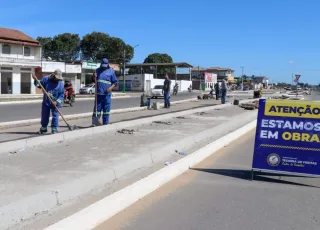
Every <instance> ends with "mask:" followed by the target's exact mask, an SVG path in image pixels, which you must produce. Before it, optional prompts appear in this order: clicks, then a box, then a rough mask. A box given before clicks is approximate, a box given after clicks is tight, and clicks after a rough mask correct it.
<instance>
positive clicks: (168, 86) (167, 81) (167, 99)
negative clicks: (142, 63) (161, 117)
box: [162, 74, 171, 108]
mask: <svg viewBox="0 0 320 230" xmlns="http://www.w3.org/2000/svg"><path fill="white" fill-rule="evenodd" d="M164 78H165V80H164V83H163V89H162V91H163V92H162V93H163V96H164V107H165V108H170V90H171V80H170V79H169V76H168V74H165V75H164Z"/></svg>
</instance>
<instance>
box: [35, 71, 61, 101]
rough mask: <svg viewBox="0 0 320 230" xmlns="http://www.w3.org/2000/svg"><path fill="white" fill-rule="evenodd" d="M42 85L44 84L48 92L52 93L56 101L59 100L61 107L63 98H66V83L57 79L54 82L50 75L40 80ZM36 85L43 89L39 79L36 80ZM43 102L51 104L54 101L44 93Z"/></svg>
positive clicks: (52, 97)
mask: <svg viewBox="0 0 320 230" xmlns="http://www.w3.org/2000/svg"><path fill="white" fill-rule="evenodd" d="M40 83H41V85H42V86H43V88H44V89H45V90H46V91H47V92H48V94H49V95H50V97H51V99H52V100H53V101H55V102H57V106H58V107H60V106H61V104H62V102H63V98H64V85H63V82H62V81H57V82H54V81H53V80H51V79H50V76H44V77H43V78H42V79H41V80H40ZM34 85H35V86H36V87H38V88H39V89H41V87H40V85H39V84H38V82H37V81H34ZM42 103H44V104H46V105H48V106H51V105H52V103H51V101H50V100H49V98H48V96H47V95H46V94H45V93H43V101H42Z"/></svg>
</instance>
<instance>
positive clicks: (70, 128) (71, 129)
mask: <svg viewBox="0 0 320 230" xmlns="http://www.w3.org/2000/svg"><path fill="white" fill-rule="evenodd" d="M34 79H35V80H36V81H37V83H38V84H39V85H40V87H41V89H42V91H43V92H44V93H45V94H46V95H47V97H48V98H49V100H50V102H51V104H52V105H53V106H54V107H55V109H56V110H57V111H58V113H59V114H60V116H61V117H62V119H63V120H64V122H65V123H66V125H67V126H68V128H69V130H70V131H73V130H75V129H79V127H78V126H76V125H74V126H71V125H69V123H68V122H67V121H66V119H65V118H64V116H63V115H62V113H61V111H60V110H59V109H58V106H56V105H55V104H54V103H53V100H52V98H51V97H50V95H49V94H48V92H47V91H46V90H45V88H44V87H43V86H42V84H41V82H40V81H39V79H38V78H37V77H36V76H34Z"/></svg>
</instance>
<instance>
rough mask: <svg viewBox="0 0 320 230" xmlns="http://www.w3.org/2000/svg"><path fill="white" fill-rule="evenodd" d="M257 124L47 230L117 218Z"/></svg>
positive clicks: (75, 229) (85, 229) (85, 227)
mask: <svg viewBox="0 0 320 230" xmlns="http://www.w3.org/2000/svg"><path fill="white" fill-rule="evenodd" d="M256 123H257V121H256V120H255V121H252V122H250V123H249V124H247V125H245V126H243V127H241V128H239V129H237V130H236V131H234V132H231V133H229V134H227V135H225V136H224V137H222V138H220V139H218V140H216V141H214V142H212V143H210V144H208V145H206V146H205V147H203V148H201V149H199V150H197V151H195V152H194V153H192V154H190V155H188V156H186V157H185V158H183V159H181V160H179V161H177V162H175V163H173V164H171V165H169V166H167V167H165V168H163V169H160V170H159V171H157V172H155V173H153V174H151V175H149V176H147V177H146V178H143V179H141V180H139V181H137V182H135V183H134V184H132V185H130V186H128V187H126V188H124V189H122V190H120V191H118V192H115V193H114V194H112V195H110V196H107V197H105V198H103V199H102V200H100V201H98V202H96V203H94V204H92V205H90V206H88V207H87V208H85V209H83V210H81V211H79V212H77V213H75V214H73V215H71V216H69V217H67V218H65V219H63V220H61V221H59V222H57V223H55V224H53V225H51V226H49V227H47V228H45V230H60V229H68V230H89V229H93V228H95V227H97V226H99V225H100V224H102V223H103V222H105V221H106V220H108V219H109V218H111V217H112V216H114V215H115V214H117V213H119V212H120V211H122V210H124V209H125V208H127V207H129V206H130V205H132V204H133V203H135V202H137V201H138V200H140V199H142V198H143V197H145V196H146V195H148V194H150V193H152V192H154V191H155V190H157V189H158V188H160V187H161V186H162V185H164V184H166V183H168V182H169V181H171V180H172V179H174V178H176V177H178V176H179V175H181V174H182V173H184V172H185V171H187V170H189V168H191V167H193V166H194V165H196V164H198V163H200V162H201V161H203V160H204V159H205V158H207V157H209V156H211V155H212V154H214V153H215V152H217V151H218V150H220V149H222V148H224V146H226V145H228V144H230V143H231V142H233V141H234V140H236V139H238V138H239V137H241V136H243V135H244V134H246V133H247V132H249V131H250V130H252V129H254V128H255V127H256Z"/></svg>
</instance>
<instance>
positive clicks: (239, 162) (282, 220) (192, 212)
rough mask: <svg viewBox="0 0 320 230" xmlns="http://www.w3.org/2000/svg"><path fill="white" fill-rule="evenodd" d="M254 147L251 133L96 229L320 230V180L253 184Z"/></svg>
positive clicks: (274, 179)
mask: <svg viewBox="0 0 320 230" xmlns="http://www.w3.org/2000/svg"><path fill="white" fill-rule="evenodd" d="M253 144H254V132H250V133H249V134H247V135H246V136H244V137H243V138H241V139H239V140H237V141H236V142H234V143H233V144H232V145H229V146H227V147H226V148H224V149H223V150H222V151H220V152H218V153H215V154H214V155H213V156H212V157H209V158H207V159H206V160H205V161H203V162H202V163H200V164H199V165H197V166H196V167H194V168H193V169H190V170H189V171H188V172H187V173H185V174H183V175H182V176H180V177H178V178H176V179H175V180H173V181H171V182H170V183H168V184H167V185H165V186H163V187H161V188H160V189H158V190H157V191H156V192H154V193H152V194H150V195H149V196H147V197H145V198H144V199H141V200H140V201H139V202H137V203H135V204H134V205H132V206H130V207H129V208H128V209H126V210H124V211H122V212H121V213H119V214H118V215H116V216H114V217H113V218H111V219H110V220H109V221H107V222H105V223H103V224H102V225H100V226H99V227H97V228H96V229H95V230H106V229H113V230H117V229H122V230H150V229H153V230H163V229H168V230H178V229H184V230H289V229H290V230H293V229H295V230H302V229H304V230H318V229H319V228H320V227H319V226H320V209H319V203H320V197H319V189H320V188H319V187H320V179H314V178H299V177H288V176H281V177H280V176H279V175H278V176H274V175H270V174H264V175H258V176H256V177H255V180H254V181H250V176H251V173H250V169H251V167H250V166H251V162H252V153H253ZM314 186H317V187H314Z"/></svg>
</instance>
